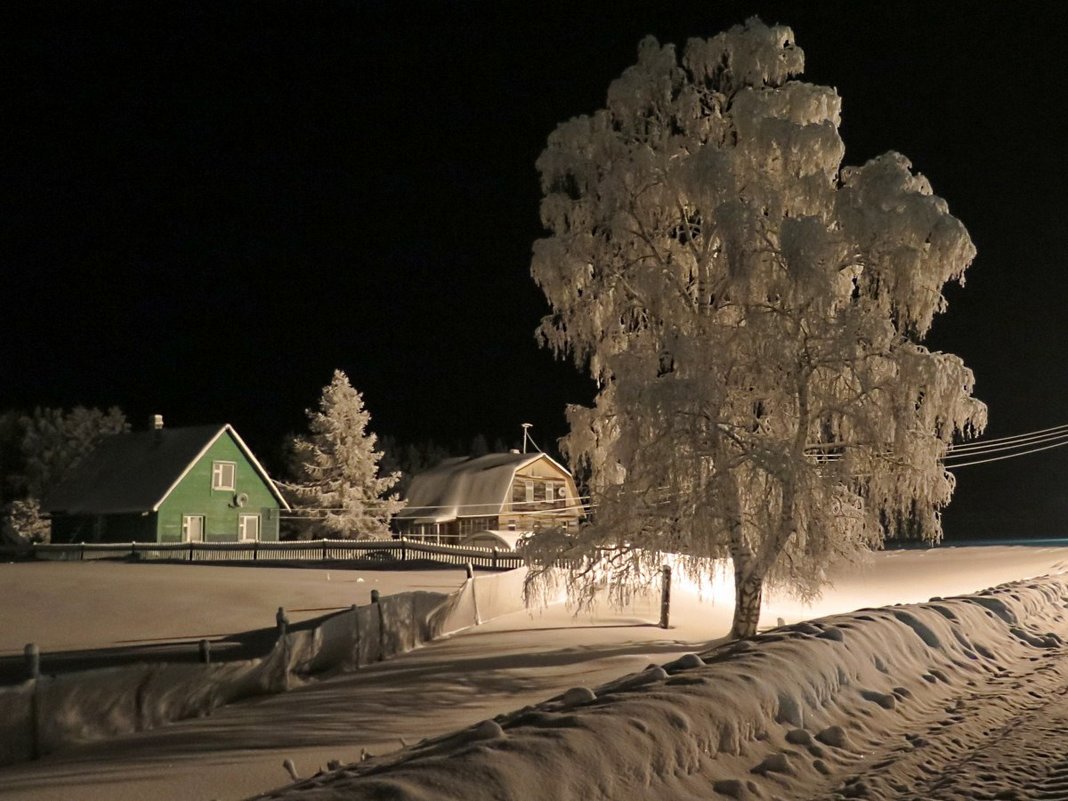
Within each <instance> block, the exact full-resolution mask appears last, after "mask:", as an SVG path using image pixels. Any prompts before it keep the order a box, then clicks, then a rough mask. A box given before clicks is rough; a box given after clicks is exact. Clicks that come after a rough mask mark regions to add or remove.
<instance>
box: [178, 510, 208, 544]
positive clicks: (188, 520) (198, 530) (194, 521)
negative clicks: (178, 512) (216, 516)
mask: <svg viewBox="0 0 1068 801" xmlns="http://www.w3.org/2000/svg"><path fill="white" fill-rule="evenodd" d="M182 541H183V542H204V515H183V516H182Z"/></svg>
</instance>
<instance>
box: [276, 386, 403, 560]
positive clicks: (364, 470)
mask: <svg viewBox="0 0 1068 801" xmlns="http://www.w3.org/2000/svg"><path fill="white" fill-rule="evenodd" d="M307 415H308V432H309V433H308V435H307V436H297V437H294V438H293V440H292V442H291V444H290V448H291V453H292V455H293V457H292V463H291V470H292V473H293V477H294V480H293V482H291V483H289V484H287V485H286V488H287V490H288V491H289V494H290V496H291V498H292V501H293V503H294V506H295V507H296V508H298V509H303V510H305V514H306V518H307V523H306V525H305V532H306V534H307V535H308V536H311V537H326V538H340V539H379V538H385V537H388V536H389V521H390V519H391V518H392V517H393V515H394V514H396V513H397V512H398V511H399V510H400V509H402V508H403V506H404V504H403V502H402V501H400V500H398V499H397V497H396V495H389V496H386V493H387V492H389V490H390V489H391V488H392V487H393V485H394V484H396V483H397V481H398V479H399V478H400V475H399V473H391V474H388V475H385V476H380V475H379V468H378V465H379V461H380V460H381V458H382V453H381V452H380V451H378V450H376V448H375V445H376V441H377V440H376V437H375V435H374V433H372V432H371V431H369V430H368V425H369V424H370V422H371V415H370V414H369V413H368V412H367V410H366V409H365V408H364V405H363V397H362V396H361V395H360V393H359V392H358V391H356V390H355V389H353V387H352V386H351V385H350V384H349V379H348V376H346V375H345V373H343V372H342V371H341V370H335V371H334V376H333V379H332V380H331V382H330V383H329V384H327V385H326V386H325V387H323V392H322V396H321V397H320V400H319V408H318V410H317V411H315V410H311V409H309V410H308V412H307Z"/></svg>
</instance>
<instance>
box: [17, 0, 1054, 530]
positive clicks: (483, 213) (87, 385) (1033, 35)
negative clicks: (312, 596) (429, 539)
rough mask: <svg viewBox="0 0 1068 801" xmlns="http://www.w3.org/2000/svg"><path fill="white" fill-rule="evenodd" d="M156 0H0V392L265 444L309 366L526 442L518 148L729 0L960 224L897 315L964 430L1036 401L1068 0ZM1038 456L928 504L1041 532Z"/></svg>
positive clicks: (564, 378)
mask: <svg viewBox="0 0 1068 801" xmlns="http://www.w3.org/2000/svg"><path fill="white" fill-rule="evenodd" d="M173 5H174V7H173V8H167V7H163V6H161V7H159V8H156V9H153V10H151V11H150V10H148V7H146V6H140V7H139V10H137V11H131V10H130V9H128V8H121V7H120V6H118V5H108V4H105V3H99V4H70V5H56V4H51V5H49V4H47V3H45V4H40V5H37V6H35V10H33V11H32V12H30V11H28V10H25V9H23V10H22V11H21V12H20V13H18V14H16V13H14V12H12V11H10V10H8V11H5V12H2V13H3V14H5V15H6V16H5V17H4V18H3V19H0V31H3V32H2V33H0V48H2V50H0V52H2V56H0V58H2V59H3V63H2V68H0V74H2V75H3V77H2V78H0V82H2V84H0V85H2V98H0V102H2V106H0V130H2V131H3V137H4V140H5V141H6V147H5V150H6V155H5V157H4V170H3V180H2V183H0V203H2V208H0V221H2V222H0V224H2V226H3V233H2V237H0V270H2V273H0V275H2V278H3V280H2V284H0V408H10V407H32V406H34V405H61V406H71V405H74V404H84V405H92V406H109V405H119V406H121V407H122V408H123V409H124V410H125V411H126V412H127V414H128V416H129V417H130V418H131V420H132V421H133V423H134V424H135V425H136V426H141V425H143V424H144V422H145V420H146V418H147V415H148V414H150V413H152V412H161V413H163V414H164V416H165V418H166V419H167V422H168V424H170V425H182V424H195V423H204V422H223V421H226V422H231V423H233V424H234V425H235V426H236V427H237V429H238V431H240V432H242V434H243V435H244V436H245V437H246V439H248V440H249V442H250V444H251V445H252V447H253V449H254V450H257V451H258V452H259V453H261V455H263V456H264V457H265V458H266V459H267V460H268V462H270V461H271V459H272V458H273V456H274V454H275V452H276V451H277V449H278V445H279V443H280V441H281V439H282V435H283V434H284V433H286V432H287V431H294V430H298V429H300V428H302V427H303V424H304V418H303V410H304V408H306V407H308V406H311V405H313V404H314V403H315V402H316V400H317V397H318V393H319V390H320V388H321V387H322V385H323V384H325V383H326V382H327V381H328V380H329V378H330V373H331V370H332V369H333V368H334V367H340V368H342V369H344V370H345V371H346V372H348V374H349V376H350V378H351V379H352V382H353V384H354V386H356V387H357V388H358V389H360V390H361V391H362V392H363V393H364V397H365V400H366V403H367V405H368V408H369V409H370V411H371V413H372V416H373V428H374V429H375V430H376V431H377V432H378V433H380V434H392V435H394V436H396V437H397V438H399V439H401V440H402V441H413V440H420V439H424V438H434V439H437V440H441V441H446V442H448V441H451V440H456V439H461V438H462V439H467V438H470V437H471V436H472V435H473V434H475V433H478V432H482V433H485V434H486V435H487V436H488V437H489V438H490V439H491V440H492V439H493V438H494V437H497V436H500V437H504V438H506V439H511V440H515V439H517V438H518V432H519V423H520V422H523V421H529V422H532V423H534V426H535V427H534V430H533V433H534V435H535V438H536V439H537V440H538V441H539V443H540V444H542V445H543V446H545V447H551V445H552V442H553V440H555V439H556V437H558V436H560V435H561V434H563V433H564V420H563V408H564V405H565V404H566V403H568V402H588V400H589V398H590V397H591V392H590V388H589V386H588V384H587V383H586V382H585V381H584V380H583V379H582V378H581V377H579V375H578V374H577V373H576V371H575V369H574V368H573V367H572V366H571V365H570V364H569V363H561V362H555V361H554V360H553V359H552V357H551V355H550V354H549V353H548V352H546V351H544V350H541V349H539V348H538V347H537V345H536V343H535V341H534V337H533V330H534V328H535V326H536V325H537V322H538V320H539V318H540V317H541V315H542V314H544V313H545V311H546V307H545V304H544V300H543V299H542V297H541V295H540V293H539V291H538V290H537V288H536V287H535V286H534V285H533V283H532V282H531V280H530V277H529V257H530V248H531V243H532V242H533V240H534V239H536V238H537V237H538V236H540V235H541V229H540V224H539V222H538V201H539V198H540V192H539V188H538V185H537V175H536V172H535V170H534V161H535V159H536V158H537V155H538V153H539V152H540V151H541V149H542V148H543V146H544V143H545V139H546V137H547V135H548V134H549V132H550V131H551V130H552V129H553V127H554V126H555V125H556V123H558V122H560V121H563V120H565V119H567V118H569V117H571V116H574V115H577V114H581V113H588V112H592V111H593V110H595V109H596V108H599V107H601V106H602V105H603V103H604V97H605V92H606V90H607V87H608V84H609V82H610V81H611V80H612V79H613V78H615V77H616V76H617V75H618V74H619V73H620V72H621V71H622V70H623V69H624V68H625V67H627V66H629V65H630V64H631V63H633V61H634V58H635V52H636V45H637V43H638V41H639V39H640V38H641V37H642V36H643V35H645V34H648V33H652V34H654V35H656V36H657V37H658V38H659V39H660V40H661V41H670V42H676V43H678V44H680V45H681V44H683V43H684V42H685V40H686V39H687V38H688V37H690V36H711V35H713V34H715V33H716V32H718V31H720V30H723V29H724V28H726V27H729V26H730V25H732V24H735V23H738V22H741V21H743V20H744V19H745V18H747V17H749V16H751V15H754V14H758V15H759V16H761V17H762V18H763V19H764V21H765V22H768V23H772V22H782V23H785V24H789V25H791V26H792V27H793V29H794V32H795V34H796V37H797V41H798V43H799V44H800V46H801V47H802V48H803V49H804V50H805V52H806V63H807V69H806V73H805V76H804V77H805V79H806V80H809V81H813V82H816V83H824V84H829V85H833V86H836V87H837V89H838V91H839V93H840V94H841V95H842V97H843V108H844V111H843V117H844V119H843V125H842V128H841V130H842V135H843V138H844V139H845V142H846V147H847V154H846V162H847V163H860V162H862V161H864V160H866V159H868V158H870V157H872V156H874V155H877V154H879V153H882V152H885V151H886V150H891V149H892V150H898V151H900V152H902V153H904V154H905V155H906V156H908V157H909V158H910V159H911V160H912V162H913V164H914V165H915V167H916V168H917V169H918V170H919V171H921V172H923V173H924V174H926V175H927V176H928V178H929V179H930V180H931V182H932V184H933V186H934V189H935V191H936V192H937V193H938V194H939V195H941V196H943V197H944V198H946V199H947V200H948V202H949V204H950V208H951V209H952V210H953V212H954V213H955V214H956V215H957V216H958V217H960V218H961V219H962V220H963V221H964V223H965V225H966V226H967V227H968V229H969V231H970V232H971V235H972V237H973V239H974V240H975V242H976V245H977V247H978V249H979V257H978V259H977V260H976V262H975V263H974V265H973V266H972V268H971V270H970V271H969V274H968V284H967V287H966V288H965V289H963V290H958V289H953V290H952V291H951V292H950V293H949V297H950V311H949V312H948V314H946V315H944V316H943V317H942V318H941V319H940V320H939V322H937V323H936V326H935V330H934V332H933V334H932V336H931V338H930V340H929V345H930V346H931V347H932V348H935V349H944V350H950V351H953V352H956V353H958V354H960V355H961V356H962V357H963V358H964V360H965V361H966V362H967V363H968V364H969V365H970V366H971V367H972V368H973V369H974V370H975V373H976V376H977V379H978V387H977V394H978V395H979V397H981V398H982V399H983V400H985V401H986V402H987V403H988V404H989V407H990V420H991V423H990V428H989V430H988V435H989V436H1001V435H1006V434H1013V433H1018V432H1023V431H1028V430H1032V429H1037V428H1044V427H1048V426H1054V425H1059V424H1062V423H1068V409H1066V408H1065V405H1064V403H1063V402H1062V399H1063V398H1064V397H1065V395H1066V390H1068V386H1066V385H1068V369H1066V367H1065V361H1064V357H1065V355H1066V353H1068V333H1066V332H1068V327H1066V326H1065V324H1064V321H1063V316H1064V310H1065V309H1066V308H1068V282H1066V281H1065V280H1064V278H1063V277H1062V274H1061V270H1062V263H1063V260H1064V250H1065V246H1064V239H1065V233H1064V232H1065V222H1064V220H1065V216H1066V215H1065V205H1066V203H1065V195H1064V189H1065V185H1066V182H1065V178H1066V175H1065V173H1066V170H1068V166H1066V160H1065V149H1066V147H1065V141H1066V139H1068V125H1066V123H1065V122H1064V121H1063V120H1064V118H1065V117H1066V116H1068V115H1064V114H1063V113H1062V111H1061V108H1060V106H1061V105H1062V104H1063V102H1064V99H1065V86H1068V82H1066V79H1068V74H1066V73H1068V68H1066V60H1065V57H1064V52H1063V51H1064V42H1063V30H1064V25H1063V23H1064V22H1066V21H1068V9H1066V10H1061V11H1057V10H1053V11H1051V8H1052V6H1050V5H1047V4H1008V3H1005V4H999V6H1000V8H999V9H998V10H993V11H983V10H982V9H984V8H986V4H975V3H967V4H965V3H932V2H923V3H894V2H890V3H885V4H880V5H878V6H876V5H875V4H870V3H864V2H848V3H847V2H800V1H798V2H791V3H782V2H780V3H758V2H720V3H715V2H708V1H707V0H706V1H705V2H700V3H663V4H660V3H633V4H630V3H625V2H612V3H605V2H596V3H580V2H571V3H522V4H520V3H507V2H499V1H498V2H488V1H487V2H444V0H443V1H442V2H440V3H425V2H414V3H412V2H409V3H402V2H363V3H339V2H307V3H296V2H294V3H291V4H281V3H266V2H265V3H256V4H253V3H231V4H219V5H224V6H225V9H224V10H219V9H217V8H215V5H216V4H214V3H176V4H173ZM990 5H993V4H990ZM653 6H655V7H656V8H655V9H654V8H652V7H653ZM89 8H91V9H92V11H88V10H86V9H89ZM164 9H166V10H164ZM1066 468H1068V449H1064V450H1053V451H1047V452H1045V453H1042V454H1036V455H1034V456H1031V457H1025V458H1021V459H1014V460H1008V461H1005V462H1000V463H995V464H992V465H989V466H979V467H972V468H963V469H962V470H961V471H960V472H959V473H958V476H959V481H960V485H959V489H958V494H957V498H956V500H955V502H954V506H953V507H952V508H951V509H950V511H949V512H948V513H947V517H946V522H947V532H948V533H949V534H950V535H951V536H954V537H963V536H966V535H968V534H980V535H990V534H996V533H1002V534H1007V535H1014V536H1037V535H1051V534H1062V533H1064V532H1065V528H1066V522H1068V495H1066V493H1065V479H1066V478H1068V470H1066Z"/></svg>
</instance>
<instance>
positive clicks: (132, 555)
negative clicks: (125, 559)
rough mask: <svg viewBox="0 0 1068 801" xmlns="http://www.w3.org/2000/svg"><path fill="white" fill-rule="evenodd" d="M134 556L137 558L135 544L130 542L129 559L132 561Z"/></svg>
mask: <svg viewBox="0 0 1068 801" xmlns="http://www.w3.org/2000/svg"><path fill="white" fill-rule="evenodd" d="M135 556H137V543H136V542H131V543H130V558H131V559H133V558H134V557H135Z"/></svg>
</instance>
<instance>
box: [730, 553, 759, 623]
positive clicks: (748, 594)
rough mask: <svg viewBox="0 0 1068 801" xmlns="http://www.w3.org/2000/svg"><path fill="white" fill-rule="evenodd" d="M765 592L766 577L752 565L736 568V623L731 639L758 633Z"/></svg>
mask: <svg viewBox="0 0 1068 801" xmlns="http://www.w3.org/2000/svg"><path fill="white" fill-rule="evenodd" d="M763 594H764V578H763V576H760V575H757V574H756V573H755V572H754V571H753V570H752V566H750V565H743V566H740V567H739V566H737V565H736V566H735V569H734V623H733V625H732V626H731V639H734V640H740V639H743V638H745V637H752V636H753V635H755V634H756V633H757V623H758V622H760V602H761V600H762V598H763Z"/></svg>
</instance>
